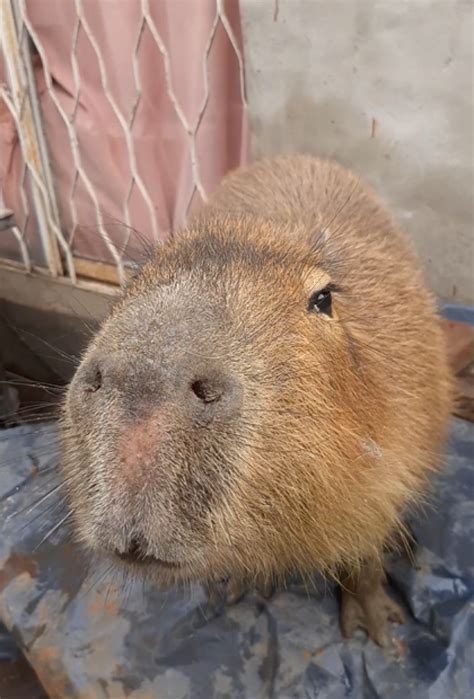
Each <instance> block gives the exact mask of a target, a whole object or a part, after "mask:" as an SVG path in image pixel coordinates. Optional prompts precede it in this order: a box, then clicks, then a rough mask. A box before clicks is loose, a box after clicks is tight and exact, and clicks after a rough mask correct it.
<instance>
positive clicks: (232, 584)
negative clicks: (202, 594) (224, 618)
mask: <svg viewBox="0 0 474 699" xmlns="http://www.w3.org/2000/svg"><path fill="white" fill-rule="evenodd" d="M248 590H249V588H248V585H247V584H246V583H245V582H243V581H242V580H239V579H238V578H230V579H229V580H219V581H213V582H208V583H207V584H206V586H205V591H206V594H207V599H208V602H209V605H210V606H211V607H218V606H220V605H221V604H222V603H223V602H224V603H225V604H236V603H237V602H239V601H240V600H241V599H242V597H243V596H244V595H245V594H246V593H247V592H248Z"/></svg>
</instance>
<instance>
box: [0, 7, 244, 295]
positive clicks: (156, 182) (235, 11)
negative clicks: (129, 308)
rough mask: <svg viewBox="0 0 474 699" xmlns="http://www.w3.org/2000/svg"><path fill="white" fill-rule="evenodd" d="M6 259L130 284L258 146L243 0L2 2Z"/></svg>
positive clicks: (1, 248)
mask: <svg viewBox="0 0 474 699" xmlns="http://www.w3.org/2000/svg"><path fill="white" fill-rule="evenodd" d="M0 38H1V47H2V58H1V64H0V79H1V83H2V84H1V92H0V98H1V102H0V136H1V141H0V144H1V147H2V150H3V158H2V163H3V165H2V166H1V167H0V174H1V180H0V257H2V258H9V259H10V260H14V259H16V260H17V262H18V263H19V264H21V265H22V266H23V267H24V268H25V269H27V270H31V269H32V268H34V267H42V268H46V269H47V270H48V273H49V274H51V275H53V276H67V277H69V278H70V279H71V281H72V282H76V281H77V279H78V278H79V277H89V278H91V277H92V278H95V279H101V280H104V281H109V282H110V281H111V282H116V281H118V282H122V283H123V282H124V281H125V280H126V277H127V267H128V266H130V265H131V264H133V260H134V258H135V251H136V249H137V247H138V248H139V247H140V246H141V244H142V241H143V240H145V241H147V242H149V243H152V244H153V243H158V242H160V241H163V240H164V239H166V237H167V236H168V235H170V234H172V232H173V231H174V230H176V229H177V228H179V227H181V226H182V225H183V223H184V222H185V221H186V219H187V218H188V216H189V214H190V213H191V212H192V211H193V210H194V208H195V207H197V206H199V204H200V203H201V202H205V201H206V199H207V196H208V193H209V192H210V191H211V190H212V188H213V187H214V186H215V185H216V184H217V182H218V180H219V179H220V178H221V177H222V175H223V174H224V173H225V172H226V171H227V170H229V169H231V168H233V167H236V166H237V165H239V164H240V163H241V162H243V161H245V159H246V156H247V121H246V101H245V83H244V63H243V53H242V37H241V26H240V15H239V3H238V0H202V1H201V2H199V3H196V2H195V1H194V0H178V1H175V0H116V1H115V2H114V3H111V2H108V1H107V0H100V2H97V1H96V0H42V2H41V3H38V2H34V0H30V1H28V0H16V1H15V0H4V2H3V3H2V9H1V18H0Z"/></svg>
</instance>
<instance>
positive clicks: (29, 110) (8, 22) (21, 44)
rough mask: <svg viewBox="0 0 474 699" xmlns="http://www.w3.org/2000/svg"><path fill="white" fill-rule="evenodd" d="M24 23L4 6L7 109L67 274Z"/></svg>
mask: <svg viewBox="0 0 474 699" xmlns="http://www.w3.org/2000/svg"><path fill="white" fill-rule="evenodd" d="M21 27H22V22H21V19H20V18H19V16H18V8H17V7H16V6H15V2H14V0H1V3H0V42H1V45H2V50H3V55H4V58H5V63H6V66H7V75H8V83H9V85H8V87H9V90H8V96H7V94H6V93H5V91H3V97H4V99H5V102H6V103H7V106H8V107H9V108H10V110H12V108H13V112H14V113H13V116H14V117H15V121H16V124H17V128H18V135H19V139H20V144H21V149H22V154H23V157H24V159H25V162H26V164H27V166H28V168H29V170H30V173H31V175H32V177H31V189H32V196H33V203H34V208H35V213H36V217H37V220H38V227H39V233H40V237H41V242H42V247H43V251H44V255H45V259H46V262H47V265H48V269H49V271H50V273H51V275H53V276H55V277H57V276H61V275H63V265H62V261H61V256H60V253H59V246H58V238H61V237H62V235H61V230H60V222H59V215H58V208H57V204H56V197H55V192H54V188H53V178H52V173H51V169H50V166H49V160H48V156H47V145H46V139H45V135H44V131H43V127H42V118H41V113H40V107H39V102H38V95H37V91H36V84H35V80H34V74H33V66H32V62H31V48H30V45H29V41H28V36H27V35H26V34H25V35H24V36H23V37H22V28H21Z"/></svg>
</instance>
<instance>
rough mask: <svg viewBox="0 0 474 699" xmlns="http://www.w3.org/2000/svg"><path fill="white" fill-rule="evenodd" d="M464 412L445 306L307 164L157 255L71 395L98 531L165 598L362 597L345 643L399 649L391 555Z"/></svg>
mask: <svg viewBox="0 0 474 699" xmlns="http://www.w3.org/2000/svg"><path fill="white" fill-rule="evenodd" d="M450 409H451V381H450V375H449V370H448V365H447V359H446V350H445V346H444V341H443V336H442V332H441V329H440V326H439V321H438V318H437V315H436V308H435V302H434V300H433V298H432V296H431V295H430V293H429V292H428V291H427V289H426V287H425V284H424V282H423V278H422V274H421V272H420V268H419V264H418V262H417V260H416V257H415V255H414V253H413V251H412V249H411V247H410V245H409V244H408V242H407V241H406V240H405V238H404V237H403V236H402V235H401V234H400V233H399V232H398V231H397V229H396V227H395V225H394V223H393V222H392V220H391V218H390V216H389V215H388V214H387V213H386V211H385V210H384V208H383V207H382V205H381V204H380V203H379V201H378V200H377V198H376V197H375V195H374V194H373V193H372V192H371V190H370V189H369V188H368V187H367V186H366V185H365V184H364V183H362V182H361V181H360V180H359V179H358V178H357V177H356V176H355V175H353V174H351V173H350V172H348V171H346V170H345V169H343V168H342V167H340V166H339V165H337V164H335V163H333V162H328V161H324V160H319V159H316V158H312V157H305V156H292V157H280V158H277V159H274V160H267V161H262V162H258V163H256V164H254V165H251V166H249V167H247V168H243V169H240V170H237V171H236V172H234V173H231V174H230V175H229V176H228V177H227V178H225V179H224V181H223V182H222V184H221V185H220V187H219V188H218V190H217V191H216V193H215V195H214V197H213V198H212V199H211V201H210V202H209V203H208V204H207V205H206V206H205V207H203V209H202V210H201V212H200V214H199V215H198V216H197V217H196V218H195V219H194V220H193V221H191V222H190V224H189V225H188V228H187V229H186V230H185V231H183V232H182V234H181V235H179V236H176V237H175V239H173V240H171V242H169V243H168V244H166V245H164V246H162V247H160V248H158V249H157V250H156V253H155V254H154V256H153V258H152V259H151V260H150V261H149V262H148V263H147V264H146V265H145V266H144V267H143V269H142V270H141V272H140V273H139V275H138V276H137V277H136V278H135V279H134V280H133V281H132V282H131V283H130V285H129V287H128V288H127V289H126V291H125V293H124V294H123V297H122V298H121V300H120V301H119V302H118V303H117V304H116V305H115V307H114V308H113V310H112V312H111V314H110V316H109V317H108V318H107V320H106V321H105V322H104V324H103V325H102V328H101V329H100V331H99V332H98V334H97V335H96V337H95V338H94V339H93V340H92V342H91V344H90V346H89V348H88V349H87V352H86V353H85V355H84V357H83V359H82V362H81V365H80V367H79V369H78V371H77V373H76V375H75V377H74V379H73V381H72V383H71V386H70V388H69V390H68V392H67V396H66V400H65V404H64V411H63V419H62V442H63V464H62V472H63V474H64V478H65V480H66V483H67V491H68V498H69V502H70V506H71V509H72V511H73V519H74V526H75V531H76V534H77V537H78V539H79V540H80V541H81V542H83V543H84V544H85V545H86V546H87V547H88V548H89V549H91V550H93V551H95V552H98V553H102V554H103V555H105V556H110V557H111V558H112V559H114V560H116V561H117V563H118V564H120V565H129V566H131V567H132V568H133V569H135V570H137V571H138V570H140V569H141V570H144V571H147V572H150V573H153V574H154V575H155V576H156V578H157V580H158V581H160V582H161V583H163V584H170V583H174V582H179V581H192V580H195V581H200V582H202V583H204V584H205V585H207V586H208V587H211V588H212V585H213V584H214V583H218V582H219V581H222V580H227V581H228V596H229V599H234V600H235V599H237V598H238V597H239V596H240V595H241V594H242V592H243V591H244V590H245V589H246V588H247V587H255V586H256V587H257V588H258V589H260V590H261V591H262V592H264V593H267V592H269V590H270V588H271V586H272V585H273V583H278V582H279V581H281V580H282V579H283V578H284V577H285V575H287V574H289V573H293V572H295V571H296V572H298V573H300V574H301V575H302V576H303V577H306V578H308V577H309V576H310V575H311V574H313V573H314V572H315V571H319V572H321V573H323V574H324V575H327V576H330V577H332V578H335V579H338V580H339V581H340V582H341V583H342V630H343V633H344V634H345V635H350V634H352V632H353V631H354V630H355V628H356V627H357V626H362V627H364V628H366V630H367V631H368V633H369V635H370V636H371V637H372V638H373V639H374V640H375V641H376V642H378V643H380V644H384V643H386V642H387V638H388V636H387V629H386V626H387V625H386V621H387V619H389V620H399V619H400V618H401V617H400V611H399V609H398V608H397V606H396V605H395V604H394V602H393V601H391V599H390V597H388V596H387V594H386V593H385V591H384V588H383V585H382V583H383V565H382V552H383V550H384V547H385V546H386V545H387V544H388V543H390V541H392V540H393V539H394V538H397V537H399V535H400V532H402V531H403V524H402V518H403V514H404V511H405V510H406V508H407V506H409V505H410V504H411V503H416V502H418V501H419V500H420V498H422V497H423V493H424V491H425V490H426V487H427V479H428V477H429V475H430V473H431V472H432V471H433V469H435V468H436V466H437V464H438V462H439V458H440V451H441V448H442V443H443V440H444V438H445V434H446V429H447V424H448V416H449V414H450Z"/></svg>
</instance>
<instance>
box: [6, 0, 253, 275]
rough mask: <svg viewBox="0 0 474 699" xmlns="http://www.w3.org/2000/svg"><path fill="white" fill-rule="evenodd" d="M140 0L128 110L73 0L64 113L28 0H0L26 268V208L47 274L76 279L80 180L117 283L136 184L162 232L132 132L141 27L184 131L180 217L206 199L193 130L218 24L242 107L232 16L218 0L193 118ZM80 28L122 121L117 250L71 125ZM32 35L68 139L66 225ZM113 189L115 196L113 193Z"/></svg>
mask: <svg viewBox="0 0 474 699" xmlns="http://www.w3.org/2000/svg"><path fill="white" fill-rule="evenodd" d="M152 1H153V0H152ZM137 2H138V3H139V4H138V5H137V7H139V8H140V16H139V21H138V23H137V26H136V27H135V28H133V27H131V28H130V31H131V32H132V36H133V35H135V36H136V40H135V42H134V48H133V51H132V55H131V56H130V63H131V74H132V75H133V91H132V93H133V94H132V97H131V99H130V101H129V107H128V109H127V110H126V111H125V110H124V108H121V107H120V106H119V104H118V102H117V99H116V98H115V97H114V95H113V93H112V89H111V85H110V76H109V75H108V73H107V61H105V60H104V50H106V49H105V47H104V46H102V45H101V41H100V39H99V36H98V35H96V33H95V30H94V28H93V27H92V26H91V23H90V21H89V20H88V19H87V16H86V13H85V11H84V5H83V2H82V0H74V10H75V23H74V27H73V31H72V41H71V48H70V56H69V58H70V61H71V64H70V65H71V68H72V76H73V83H74V94H73V100H72V108H71V109H70V110H69V111H68V112H67V111H66V109H65V108H64V106H63V103H62V101H61V100H60V99H59V97H58V93H57V89H56V86H55V84H54V80H53V77H52V73H51V67H50V64H49V60H48V53H47V51H46V50H45V47H44V46H43V45H42V42H41V38H40V36H39V35H38V32H37V31H36V30H35V26H34V24H33V22H32V21H31V18H30V17H29V14H28V5H27V2H26V0H4V2H3V3H2V8H3V9H2V17H1V21H0V28H1V31H2V34H1V37H2V45H3V52H4V55H5V60H6V63H7V65H8V68H9V70H8V85H3V86H1V97H2V98H3V100H4V102H5V104H6V105H7V107H8V109H9V110H10V112H11V114H12V116H13V119H14V122H15V124H16V127H17V129H18V134H19V139H20V143H21V150H22V157H23V161H24V165H23V172H22V177H21V182H20V199H21V203H22V207H23V211H22V212H15V214H16V218H17V221H21V223H19V224H15V227H14V228H13V229H12V234H13V236H14V238H15V240H16V241H17V243H18V245H19V248H20V252H21V258H22V260H23V264H24V266H25V268H26V269H28V270H29V269H31V265H32V263H31V255H30V253H29V251H28V248H27V243H26V237H25V231H26V227H27V225H28V222H29V221H31V210H33V212H34V214H35V216H36V219H37V221H38V223H39V229H40V230H39V235H40V236H41V240H42V243H43V250H44V253H45V258H46V260H47V262H48V268H49V271H50V273H51V274H52V275H60V274H64V273H66V274H67V275H68V276H69V277H70V279H71V281H72V282H75V281H76V270H75V260H74V239H75V234H76V231H77V230H78V229H79V226H80V224H79V219H78V207H77V193H78V189H79V187H81V188H82V189H83V190H84V192H85V193H86V195H87V197H88V199H89V201H90V203H91V205H92V209H93V211H94V217H95V224H96V228H97V230H98V232H99V234H100V237H101V239H102V241H103V243H104V244H105V246H106V248H107V250H108V251H109V253H110V255H111V258H112V260H113V262H114V264H115V266H116V269H117V275H118V278H119V280H120V282H121V283H124V282H125V280H126V272H125V268H124V265H125V261H124V251H125V249H126V246H127V243H128V241H129V237H130V235H132V236H133V227H132V215H131V208H130V207H131V199H132V195H133V193H134V191H136V190H137V191H138V192H139V194H140V196H141V198H142V200H143V202H144V204H145V210H146V211H147V214H148V218H149V224H150V226H149V228H150V231H151V234H152V236H153V238H154V240H155V241H159V239H160V234H161V233H163V231H160V227H159V223H158V219H157V214H156V203H155V202H154V201H153V196H152V194H151V192H150V190H149V188H148V187H147V184H146V182H145V181H144V179H143V176H142V175H141V173H140V168H139V162H138V158H137V152H136V143H135V140H134V135H133V126H134V122H135V118H136V114H137V110H138V106H139V104H140V102H141V100H142V97H143V90H142V84H141V80H140V70H139V52H140V47H141V45H142V42H143V38H144V35H145V32H146V33H147V36H148V37H151V39H152V40H153V42H154V44H155V46H156V48H157V49H158V52H159V56H160V57H161V60H162V67H163V69H164V77H165V84H166V91H167V94H168V97H169V100H170V103H171V104H172V106H173V110H174V114H175V117H176V120H177V123H178V124H180V125H181V127H182V129H183V131H184V133H185V134H186V140H187V148H188V153H189V162H190V175H191V178H192V186H191V191H190V194H189V197H188V199H187V201H185V203H184V210H185V214H184V215H185V217H186V216H187V215H188V214H189V211H190V208H191V206H192V204H193V200H194V198H195V196H199V197H200V198H201V199H202V201H204V202H205V201H206V200H207V192H206V191H205V187H204V184H203V180H202V176H201V163H200V161H199V157H198V151H197V135H198V132H199V129H200V126H201V123H202V120H203V116H204V114H205V112H206V109H207V106H208V103H209V98H210V86H209V71H208V59H209V54H210V51H211V48H212V46H213V43H214V40H215V37H216V33H217V30H218V27H219V25H221V26H222V28H223V29H224V31H225V35H226V37H227V39H228V41H229V42H230V45H231V46H232V48H233V50H234V51H235V54H236V57H237V61H238V65H239V70H240V89H241V98H242V104H243V107H244V108H245V107H246V99H245V84H244V64H243V56H242V54H241V51H240V48H239V44H238V42H237V40H236V37H235V35H234V33H233V30H232V26H231V22H230V21H229V19H228V17H227V15H226V12H225V7H224V3H223V2H222V0H215V15H214V17H213V21H212V25H211V28H210V32H209V37H208V39H207V41H206V44H205V48H204V52H203V56H202V76H203V95H202V100H201V102H200V104H199V108H198V112H197V115H196V117H195V118H193V122H192V123H191V121H190V120H189V118H188V117H187V116H186V113H185V110H184V109H183V106H182V105H181V104H180V101H179V98H178V95H177V92H176V89H175V85H174V84H173V71H172V58H171V56H170V52H169V50H168V48H167V46H166V43H165V41H164V39H163V36H162V34H161V33H160V28H159V27H158V26H157V23H156V21H155V20H154V18H153V14H152V11H151V10H152V8H151V7H150V0H137ZM12 18H13V19H14V23H12ZM12 33H13V35H14V36H13V39H12V36H10V35H11V34H12ZM81 35H84V36H85V37H86V38H87V41H88V42H89V44H90V47H91V48H92V51H93V53H94V56H95V58H96V61H97V67H98V75H99V80H100V88H101V90H102V92H103V94H104V95H105V97H106V100H107V103H108V105H109V106H110V108H111V110H112V112H113V114H114V116H115V118H116V120H117V122H118V124H119V126H120V130H121V133H122V136H123V142H124V144H125V148H126V154H127V160H128V173H126V178H127V181H126V187H125V191H126V196H125V197H123V194H122V200H121V201H120V202H116V203H117V204H118V205H119V206H120V207H121V209H122V212H123V220H124V223H125V226H126V229H127V231H128V233H127V239H126V243H125V245H123V246H121V249H119V248H118V246H117V244H116V243H115V242H114V241H113V240H112V239H111V237H110V235H109V234H108V232H107V227H106V223H105V218H106V215H105V213H104V212H103V211H102V210H101V206H100V203H99V202H100V197H99V196H98V193H97V190H96V186H95V185H94V182H93V180H92V179H91V174H90V173H89V172H87V170H86V166H85V164H84V158H83V157H82V156H83V153H82V149H81V145H80V141H79V138H78V132H77V129H76V118H77V113H78V108H79V105H80V95H81V89H82V83H81V70H80V68H81V66H80V59H79V57H78V42H79V39H80V37H81ZM30 40H31V41H32V42H33V44H34V47H35V49H36V51H37V53H38V55H39V57H40V59H41V64H42V70H43V73H44V82H45V88H46V91H47V96H48V98H49V99H50V101H51V104H52V105H54V109H55V110H56V112H57V114H58V115H59V117H60V119H61V122H62V124H63V125H64V128H65V129H66V131H67V135H68V140H69V144H70V151H71V160H72V162H71V171H72V176H71V188H70V192H69V201H68V206H69V212H68V217H67V220H68V221H70V223H69V226H66V224H65V222H64V221H61V220H60V219H59V214H58V206H57V203H56V198H55V192H54V185H53V181H54V177H53V176H54V172H53V173H51V171H50V170H49V164H48V157H47V141H48V139H52V138H54V134H51V133H46V134H45V129H44V125H43V122H42V117H41V111H40V108H39V104H38V100H37V96H36V92H35V85H34V79H33V75H34V71H33V68H32V62H31V53H30V51H29V48H28V49H27V48H26V47H27V44H28V41H30ZM32 135H33V137H34V138H33V142H34V144H35V150H34V151H32V149H31V141H32ZM105 177H107V174H106V172H104V178H105ZM29 190H31V192H32V196H30V195H29ZM117 196H120V195H119V194H117ZM58 250H60V251H61V255H59V254H58ZM55 251H56V252H55ZM61 257H62V259H63V260H64V261H65V267H66V268H65V269H63V267H62V263H61Z"/></svg>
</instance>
